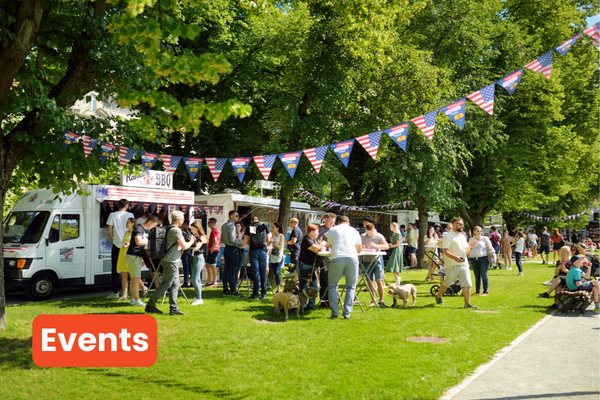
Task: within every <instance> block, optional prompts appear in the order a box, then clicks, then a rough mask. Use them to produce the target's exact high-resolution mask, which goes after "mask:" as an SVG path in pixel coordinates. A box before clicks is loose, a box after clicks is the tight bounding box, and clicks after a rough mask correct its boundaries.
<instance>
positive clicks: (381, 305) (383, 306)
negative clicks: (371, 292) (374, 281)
mask: <svg viewBox="0 0 600 400" xmlns="http://www.w3.org/2000/svg"><path fill="white" fill-rule="evenodd" d="M379 307H380V308H390V306H386V305H385V303H384V302H383V301H381V302H379Z"/></svg>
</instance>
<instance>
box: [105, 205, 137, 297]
mask: <svg viewBox="0 0 600 400" xmlns="http://www.w3.org/2000/svg"><path fill="white" fill-rule="evenodd" d="M127 207H129V201H127V199H121V200H119V202H118V203H117V209H118V210H119V211H115V212H113V213H111V214H110V215H109V216H108V221H107V222H106V225H108V239H109V240H110V244H112V250H111V253H110V261H111V264H112V265H111V280H112V290H113V292H112V294H109V295H108V296H106V298H107V299H118V298H119V288H120V287H121V277H120V276H119V273H118V272H117V261H118V260H119V252H120V251H121V247H123V241H122V239H123V235H125V232H127V228H126V227H125V224H126V223H127V220H128V219H129V218H135V217H134V216H133V214H132V213H130V212H128V211H127Z"/></svg>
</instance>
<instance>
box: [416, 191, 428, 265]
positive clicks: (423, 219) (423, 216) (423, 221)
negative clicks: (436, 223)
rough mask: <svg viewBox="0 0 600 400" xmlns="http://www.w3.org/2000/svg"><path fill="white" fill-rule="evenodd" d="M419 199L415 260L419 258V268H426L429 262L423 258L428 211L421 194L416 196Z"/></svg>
mask: <svg viewBox="0 0 600 400" xmlns="http://www.w3.org/2000/svg"><path fill="white" fill-rule="evenodd" d="M417 199H418V200H419V205H418V206H417V210H418V212H419V241H418V242H417V243H418V245H417V246H418V247H419V250H418V253H417V260H419V263H420V265H419V266H420V267H421V268H427V267H428V265H429V263H428V262H427V260H425V238H426V237H427V229H428V225H429V224H428V223H427V220H428V218H429V213H428V212H427V210H428V207H427V201H425V199H424V198H423V197H421V196H417Z"/></svg>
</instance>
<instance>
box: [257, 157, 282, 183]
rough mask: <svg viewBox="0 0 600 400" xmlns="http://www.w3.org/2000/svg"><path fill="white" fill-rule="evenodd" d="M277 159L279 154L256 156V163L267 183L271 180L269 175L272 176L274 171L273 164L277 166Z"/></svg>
mask: <svg viewBox="0 0 600 400" xmlns="http://www.w3.org/2000/svg"><path fill="white" fill-rule="evenodd" d="M276 159H277V154H270V155H267V156H254V162H255V163H256V166H257V167H258V170H259V171H260V173H261V174H262V176H263V178H265V181H268V180H269V175H271V170H272V169H273V164H275V160H276Z"/></svg>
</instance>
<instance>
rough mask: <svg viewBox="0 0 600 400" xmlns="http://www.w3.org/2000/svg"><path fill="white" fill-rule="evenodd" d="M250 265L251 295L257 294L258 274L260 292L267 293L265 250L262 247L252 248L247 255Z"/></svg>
mask: <svg viewBox="0 0 600 400" xmlns="http://www.w3.org/2000/svg"><path fill="white" fill-rule="evenodd" d="M249 258H250V265H251V266H252V283H253V285H252V296H258V278H259V275H260V294H261V295H262V296H266V295H267V252H266V251H265V250H264V249H257V250H252V251H251V252H250V255H249Z"/></svg>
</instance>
